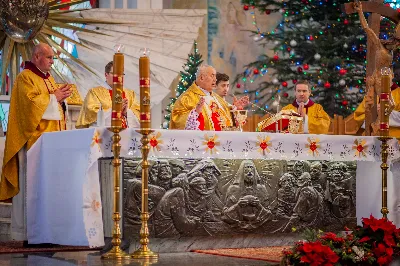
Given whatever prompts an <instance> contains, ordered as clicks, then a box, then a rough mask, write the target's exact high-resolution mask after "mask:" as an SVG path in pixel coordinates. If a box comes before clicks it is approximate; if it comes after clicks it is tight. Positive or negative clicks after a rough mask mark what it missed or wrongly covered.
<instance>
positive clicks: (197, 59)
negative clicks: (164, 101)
mask: <svg viewBox="0 0 400 266" xmlns="http://www.w3.org/2000/svg"><path fill="white" fill-rule="evenodd" d="M201 57H202V56H201V54H199V50H198V49H197V43H196V42H194V45H193V53H191V54H189V55H188V59H187V61H186V63H185V65H184V66H183V71H180V75H181V78H180V79H179V83H178V86H177V88H176V97H171V98H170V99H171V101H170V103H169V104H168V106H167V109H165V115H164V123H163V125H162V128H164V129H168V128H169V122H170V119H171V111H172V109H173V107H174V104H175V102H176V100H177V99H178V98H179V96H181V94H182V93H184V92H185V91H186V90H187V89H188V88H189V87H190V86H191V85H192V83H193V82H194V81H195V80H196V72H197V68H198V67H199V66H200V65H201V63H202V62H203V60H202V59H201Z"/></svg>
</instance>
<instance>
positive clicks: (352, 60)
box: [235, 0, 397, 116]
mask: <svg viewBox="0 0 400 266" xmlns="http://www.w3.org/2000/svg"><path fill="white" fill-rule="evenodd" d="M349 2H352V1H349V0H325V1H319V0H318V1H317V0H290V1H276V0H242V3H243V9H244V10H246V11H247V12H250V13H251V15H252V17H253V24H254V26H255V29H256V30H254V34H255V35H254V40H255V41H257V42H259V43H260V45H264V46H268V45H271V44H272V47H273V53H272V54H268V53H267V49H266V53H265V54H263V55H260V56H259V58H258V60H257V61H255V62H251V63H249V64H248V65H247V66H245V71H244V72H243V73H242V74H240V75H238V76H237V78H236V80H235V82H236V83H237V85H236V87H237V88H244V93H248V94H250V96H251V99H252V101H253V102H255V103H256V104H257V106H259V107H260V109H261V108H265V109H267V110H268V109H269V110H273V108H274V106H276V105H277V104H278V101H277V100H278V99H280V105H281V106H283V105H286V104H288V103H291V102H292V101H293V100H294V85H295V83H296V82H297V81H298V80H308V81H310V83H311V84H312V85H313V87H312V99H313V100H314V101H316V102H318V103H320V104H321V105H322V106H323V107H324V109H325V110H326V112H327V113H328V114H329V115H331V116H333V115H334V114H338V115H343V116H347V115H349V114H351V113H352V112H354V110H355V109H356V108H357V106H358V105H359V103H360V102H361V101H362V99H363V96H364V93H365V69H366V48H367V47H366V35H365V33H364V31H363V29H362V28H361V25H360V22H359V17H358V14H351V15H346V14H344V13H343V12H342V5H343V4H345V3H349ZM391 2H393V1H391ZM392 7H393V6H392ZM276 12H279V13H281V14H282V20H281V21H278V25H277V26H276V28H275V29H274V30H272V31H270V32H263V31H261V30H260V28H261V26H260V25H257V16H260V15H263V16H264V15H266V16H268V15H269V14H271V13H276ZM366 15H368V14H366ZM382 23H383V24H381V26H382V27H381V34H380V37H381V38H383V39H384V38H389V37H391V36H390V34H388V32H390V30H391V29H393V28H394V26H395V25H393V23H391V22H389V21H388V20H384V21H383V22H382ZM396 57H397V56H396ZM267 72H268V74H269V75H266V74H267ZM255 84H257V85H255Z"/></svg>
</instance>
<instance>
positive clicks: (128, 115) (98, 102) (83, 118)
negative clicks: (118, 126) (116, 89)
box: [75, 61, 140, 128]
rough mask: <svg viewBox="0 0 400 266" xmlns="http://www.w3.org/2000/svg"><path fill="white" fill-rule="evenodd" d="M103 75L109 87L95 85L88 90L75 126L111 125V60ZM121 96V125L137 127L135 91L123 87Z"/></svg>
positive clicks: (137, 108) (138, 124) (137, 112)
mask: <svg viewBox="0 0 400 266" xmlns="http://www.w3.org/2000/svg"><path fill="white" fill-rule="evenodd" d="M105 77H106V82H107V85H108V86H109V88H105V87H95V88H92V89H90V90H89V91H88V93H87V95H86V97H85V100H84V103H83V105H82V109H81V111H80V113H79V117H78V120H77V122H76V126H75V127H76V128H87V127H90V126H95V125H96V126H111V108H112V86H113V61H111V62H109V63H108V64H107V65H106V66H105ZM122 97H123V103H122V114H123V119H122V127H123V128H127V127H139V126H140V123H139V113H140V105H139V103H138V101H137V99H136V94H135V92H134V91H132V90H128V89H125V88H124V90H123V95H122ZM99 120H102V121H99Z"/></svg>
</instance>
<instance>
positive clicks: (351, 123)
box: [343, 114, 364, 136]
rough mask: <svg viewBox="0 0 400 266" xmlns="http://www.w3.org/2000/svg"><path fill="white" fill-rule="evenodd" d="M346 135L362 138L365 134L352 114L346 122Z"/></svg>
mask: <svg viewBox="0 0 400 266" xmlns="http://www.w3.org/2000/svg"><path fill="white" fill-rule="evenodd" d="M343 122H344V134H345V135H357V136H361V135H363V133H364V129H362V128H360V127H359V125H358V123H357V122H356V120H354V115H353V114H351V115H349V116H348V117H346V118H345V119H344V120H343Z"/></svg>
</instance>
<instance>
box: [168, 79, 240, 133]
mask: <svg viewBox="0 0 400 266" xmlns="http://www.w3.org/2000/svg"><path fill="white" fill-rule="evenodd" d="M201 97H205V99H206V101H205V104H204V106H203V110H202V111H201V114H200V115H199V118H198V119H197V120H198V121H199V122H200V126H199V129H200V130H210V131H219V130H221V129H222V128H223V127H231V126H233V122H232V116H231V107H230V106H229V103H228V102H226V101H225V100H224V99H222V98H221V97H220V96H219V95H217V94H216V93H214V92H211V94H210V95H206V94H205V93H204V91H202V90H201V89H200V88H199V87H198V86H197V85H196V83H195V82H193V84H192V85H191V86H190V87H189V88H188V89H187V90H186V91H185V92H184V93H182V95H181V96H179V98H178V99H177V100H176V102H175V104H174V107H173V109H172V112H171V121H170V129H185V126H186V121H187V119H188V116H189V113H190V112H191V111H192V110H194V109H195V108H196V105H197V104H198V103H199V102H200V98H201ZM219 123H221V125H222V127H221V126H220V124H219Z"/></svg>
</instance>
